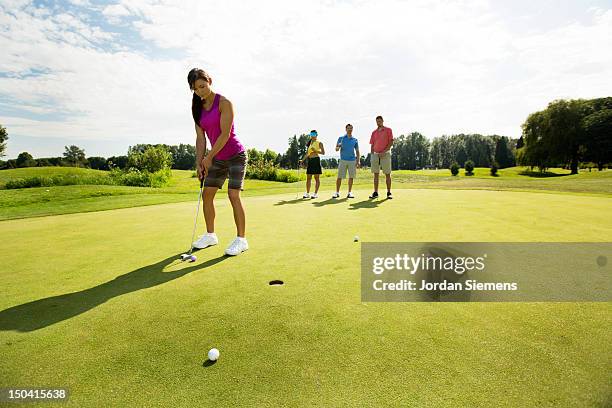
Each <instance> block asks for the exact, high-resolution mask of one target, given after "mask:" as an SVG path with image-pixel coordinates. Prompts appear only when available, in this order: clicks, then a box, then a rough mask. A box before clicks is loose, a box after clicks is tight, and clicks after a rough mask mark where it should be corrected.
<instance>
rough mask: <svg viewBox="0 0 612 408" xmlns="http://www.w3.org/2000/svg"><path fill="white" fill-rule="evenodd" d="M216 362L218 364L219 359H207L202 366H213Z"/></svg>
mask: <svg viewBox="0 0 612 408" xmlns="http://www.w3.org/2000/svg"><path fill="white" fill-rule="evenodd" d="M215 364H217V360H215V361H212V360H206V361H205V362H204V364H202V367H210V366H213V365H215Z"/></svg>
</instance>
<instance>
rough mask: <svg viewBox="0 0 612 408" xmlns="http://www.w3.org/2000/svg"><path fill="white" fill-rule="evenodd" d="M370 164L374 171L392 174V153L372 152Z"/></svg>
mask: <svg viewBox="0 0 612 408" xmlns="http://www.w3.org/2000/svg"><path fill="white" fill-rule="evenodd" d="M370 164H371V165H372V173H380V170H381V169H382V172H383V173H385V174H391V153H389V152H387V153H372V155H371V156H370Z"/></svg>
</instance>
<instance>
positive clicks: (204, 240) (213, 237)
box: [192, 232, 219, 249]
mask: <svg viewBox="0 0 612 408" xmlns="http://www.w3.org/2000/svg"><path fill="white" fill-rule="evenodd" d="M218 243H219V239H218V238H217V234H215V233H214V232H212V233H208V232H207V233H206V234H204V235H202V236H201V237H200V238H198V240H197V241H196V242H194V243H193V244H192V245H193V247H194V248H198V249H204V248H206V247H209V246H212V245H217V244H218Z"/></svg>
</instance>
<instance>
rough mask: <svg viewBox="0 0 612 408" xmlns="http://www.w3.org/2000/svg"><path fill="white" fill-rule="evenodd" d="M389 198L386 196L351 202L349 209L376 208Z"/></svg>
mask: <svg viewBox="0 0 612 408" xmlns="http://www.w3.org/2000/svg"><path fill="white" fill-rule="evenodd" d="M387 200H388V198H385V199H383V200H376V199H374V200H372V199H370V200H363V201H359V202H358V203H353V204H351V205H350V207H349V210H358V209H360V208H376V207H378V206H379V205H381V204H382V203H384V202H385V201H387Z"/></svg>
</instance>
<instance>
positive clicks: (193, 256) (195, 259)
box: [189, 255, 198, 262]
mask: <svg viewBox="0 0 612 408" xmlns="http://www.w3.org/2000/svg"><path fill="white" fill-rule="evenodd" d="M197 260H198V258H196V256H195V255H191V256H190V257H189V262H195V261H197Z"/></svg>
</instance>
